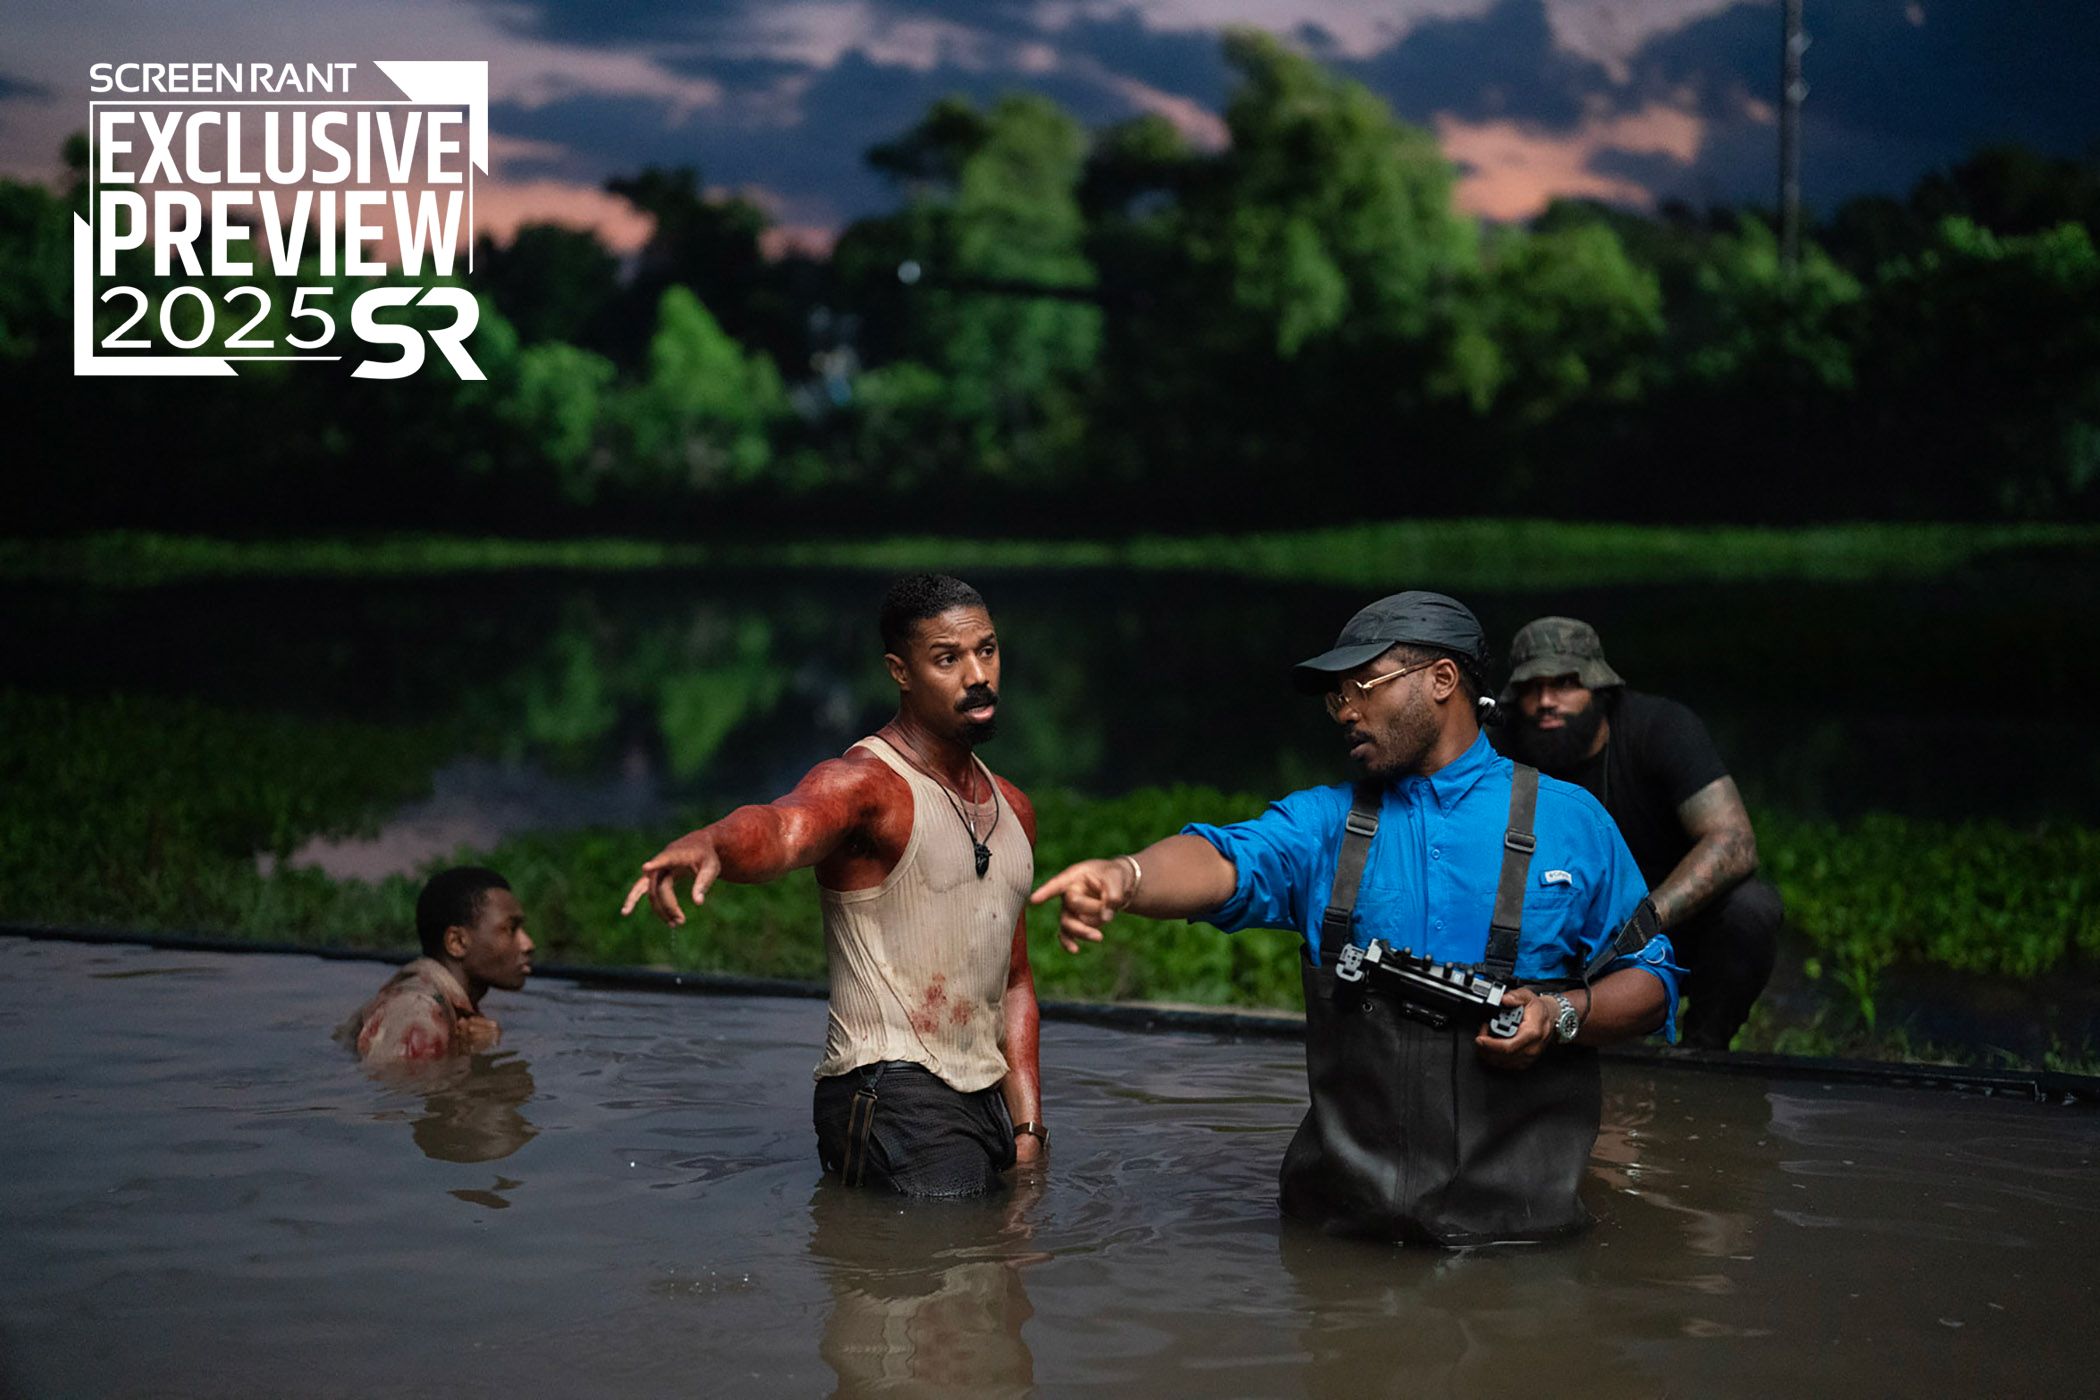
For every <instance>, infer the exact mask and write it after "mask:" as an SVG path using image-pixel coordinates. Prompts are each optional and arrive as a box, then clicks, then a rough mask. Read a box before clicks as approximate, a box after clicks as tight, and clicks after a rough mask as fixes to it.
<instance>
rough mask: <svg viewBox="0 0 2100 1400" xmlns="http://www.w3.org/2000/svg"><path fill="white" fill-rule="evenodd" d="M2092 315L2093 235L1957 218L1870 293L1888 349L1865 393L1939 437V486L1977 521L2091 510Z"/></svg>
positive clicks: (2071, 227)
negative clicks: (2012, 230)
mask: <svg viewBox="0 0 2100 1400" xmlns="http://www.w3.org/2000/svg"><path fill="white" fill-rule="evenodd" d="M2095 306H2100V252H2096V250H2095V247H2094V242H2093V235H2092V234H2091V233H2090V232H2089V231H2088V230H2087V229H2086V228H2085V227H2084V226H2082V225H2079V224H2063V225H2060V226H2058V227H2057V228H2054V229H2051V230H2048V231H2046V232H2042V233H2034V234H2026V235H2016V236H2011V237H2001V236H1999V235H1997V234H1994V233H1992V232H1990V231H1989V230H1987V229H1983V228H1980V227H1978V226H1977V225H1975V224H1973V223H1970V222H1969V221H1967V220H1965V219H1949V220H1948V221H1947V222H1946V223H1945V224H1944V225H1942V227H1941V229H1940V231H1939V237H1938V239H1937V241H1936V242H1935V243H1934V245H1933V246H1931V247H1929V248H1927V249H1926V250H1925V251H1923V252H1922V253H1920V254H1918V255H1917V256H1916V257H1914V258H1910V259H1905V260H1901V261H1899V262H1897V263H1894V264H1892V265H1890V266H1889V267H1888V268H1886V269H1885V270H1884V272H1883V274H1882V276H1881V278H1880V279H1879V281H1878V282H1877V283H1876V285H1875V287H1874V289H1873V293H1872V296H1871V300H1870V304H1869V307H1868V315H1869V317H1870V324H1871V326H1872V331H1871V334H1872V337H1873V339H1874V341H1875V342H1876V343H1877V344H1878V345H1880V346H1882V347H1884V350H1883V353H1882V354H1881V355H1880V356H1878V357H1877V358H1876V359H1875V360H1874V362H1873V366H1872V368H1873V372H1874V373H1873V378H1872V379H1871V380H1870V381H1869V387H1870V388H1871V389H1873V390H1875V391H1876V397H1878V398H1880V399H1882V400H1883V401H1885V402H1892V403H1899V404H1903V405H1905V406H1908V407H1913V408H1914V409H1915V412H1916V415H1917V416H1916V418H1915V419H1914V420H1913V421H1911V422H1910V423H1908V424H1906V425H1905V426H1906V427H1907V428H1908V429H1909V430H1910V431H1911V432H1914V433H1915V432H1919V431H1920V430H1921V429H1922V430H1923V431H1922V433H1920V436H1925V435H1929V436H1930V438H1931V440H1932V442H1933V446H1934V448H1935V449H1936V455H1938V456H1939V457H1940V459H1941V460H1942V461H1943V462H1944V464H1945V469H1946V471H1947V473H1948V476H1947V479H1946V480H1945V481H1943V482H1942V483H1940V486H1941V489H1942V491H1950V490H1951V491H1952V492H1954V493H1956V494H1958V495H1959V497H1960V498H1961V499H1963V500H1964V501H1965V502H1966V503H1967V504H1968V505H1969V507H1970V508H1971V509H1972V510H1974V511H1976V512H1977V513H1979V514H1985V513H1988V514H2022V515H2030V514H2031V515H2038V516H2046V515H2050V514H2053V513H2057V512H2061V511H2063V510H2065V509H2067V508H2070V507H2073V506H2077V505H2080V504H2085V505H2090V504H2092V503H2093V502H2094V501H2096V500H2100V455H2096V450H2095V449H2096V438H2100V318H2096V317H2095V316H2094V314H2093V308H2094V307H2095ZM2011 326H2016V327H2018V328H2019V330H2018V333H2017V334H2011V335H2009V334H2007V333H2006V328H2007V327H2011ZM1985 405H1987V406H1988V410H1987V411H1982V406H1985Z"/></svg>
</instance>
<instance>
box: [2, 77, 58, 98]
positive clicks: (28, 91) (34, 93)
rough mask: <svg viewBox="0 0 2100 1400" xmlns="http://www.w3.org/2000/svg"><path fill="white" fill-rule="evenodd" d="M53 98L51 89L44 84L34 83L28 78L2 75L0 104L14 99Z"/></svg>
mask: <svg viewBox="0 0 2100 1400" xmlns="http://www.w3.org/2000/svg"><path fill="white" fill-rule="evenodd" d="M49 96H51V89H50V88H48V87H45V86H44V85H43V84H42V83H33V82H31V81H29V79H27V78H18V77H16V76H15V75H14V74H12V73H0V102H5V101H7V100H8V99H9V98H13V97H28V98H37V99H42V98H46V97H49Z"/></svg>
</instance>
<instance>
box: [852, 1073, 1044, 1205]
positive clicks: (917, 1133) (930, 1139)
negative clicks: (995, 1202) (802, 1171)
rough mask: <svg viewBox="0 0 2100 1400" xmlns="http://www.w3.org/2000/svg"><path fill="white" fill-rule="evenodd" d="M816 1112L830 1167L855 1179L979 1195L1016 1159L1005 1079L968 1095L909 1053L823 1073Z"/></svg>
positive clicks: (920, 1192) (921, 1192)
mask: <svg viewBox="0 0 2100 1400" xmlns="http://www.w3.org/2000/svg"><path fill="white" fill-rule="evenodd" d="M864 1090H865V1091H867V1092H865V1093H864V1092H863V1091H864ZM870 1095H872V1097H870ZM811 1116H812V1117H813V1118H814V1119H815V1120H816V1127H817V1156H818V1157H820V1158H821V1159H822V1160H823V1163H824V1170H825V1171H828V1172H836V1173H838V1175H839V1176H840V1177H842V1178H843V1179H844V1180H845V1182H846V1184H847V1185H849V1186H872V1187H875V1188H877V1189H879V1190H886V1191H895V1192H896V1193H897V1194H899V1195H902V1196H974V1195H978V1194H980V1193H982V1192H985V1191H991V1190H995V1189H997V1187H998V1186H999V1185H1000V1180H999V1173H1001V1172H1003V1171H1005V1170H1006V1169H1007V1168H1008V1167H1010V1166H1012V1165H1013V1164H1014V1125H1013V1120H1012V1118H1010V1117H1009V1116H1008V1115H1007V1112H1006V1099H1005V1098H1004V1096H1002V1095H1001V1094H1000V1092H999V1086H998V1085H996V1084H995V1085H993V1086H992V1087H991V1088H989V1089H979V1090H978V1091H977V1092H975V1093H972V1094H965V1093H963V1092H962V1091H961V1090H959V1089H951V1088H950V1087H948V1085H946V1084H944V1083H943V1082H941V1080H940V1078H939V1076H937V1075H935V1074H934V1073H933V1072H932V1071H931V1070H928V1069H927V1068H926V1067H925V1066H924V1065H915V1064H911V1063H909V1062H907V1061H903V1060H885V1061H884V1062H883V1063H881V1064H879V1065H864V1066H862V1067H861V1068H859V1069H856V1070H849V1071H848V1072H846V1073H845V1074H836V1075H832V1076H831V1077H829V1078H826V1079H819V1080H818V1081H817V1092H816V1102H815V1106H814V1108H813V1109H812V1112H811Z"/></svg>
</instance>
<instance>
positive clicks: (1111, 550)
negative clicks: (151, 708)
mask: <svg viewBox="0 0 2100 1400" xmlns="http://www.w3.org/2000/svg"><path fill="white" fill-rule="evenodd" d="M2095 549H2100V528H2096V527H2094V526H2090V525H1826V526H1817V527H1815V528H1812V529H1797V530H1774V529H1757V528H1731V529H1716V528H1683V529H1669V528H1663V527H1658V526H1646V525H1589V524H1581V523H1574V522H1567V521H1550V520H1429V521H1386V522H1380V523H1374V524H1364V525H1344V526H1337V527H1334V528H1332V529H1324V530H1291V531H1274V532H1270V533H1265V534H1256V535H1184V536H1167V535H1140V536H1138V537H1136V538H1134V539H1130V540H1126V541H1122V542H1116V541H1112V540H1103V539H1076V540H1046V539H1037V540H1025V539H1024V540H981V539H958V538H950V537H942V536H931V535H928V536H908V535H907V536H896V537H892V538H887V539H859V540H784V541H770V542H767V543H766V544H764V545H763V546H758V545H734V544H719V545H679V544H665V543H660V542H657V541H651V540H620V539H596V540H594V539H574V540H507V539H499V538H490V537H485V536H482V537H474V538H453V537H448V536H432V535H393V536H385V537H381V538H376V539H356V538H331V539H308V540H265V541H240V542H235V541H229V540H220V539H208V538H203V537H197V536H180V535H160V534H152V533H145V532H132V531H108V532H104V533H100V534H93V535H87V536H83V537H81V538H78V539H73V540H65V541H31V540H0V578H15V579H43V580H54V581H55V580H73V581H79V582H89V583H95V584H104V585H150V584H156V583H167V582H172V581H175V580H180V579H194V578H236V577H260V578H296V577H311V576H324V577H345V578H379V577H386V576H390V575H403V574H450V573H484V572H490V571H495V570H503V569H528V568H529V569H572V570H583V571H590V572H622V571H633V570H648V569H682V568H691V567H693V566H694V565H698V564H710V565H717V566H723V567H729V566H735V565H742V564H761V563H763V564H775V565H796V566H809V567H818V568H861V569H881V570H889V571H893V572H895V571H904V570H910V569H925V568H946V569H1086V568H1118V569H1158V570H1198V571H1213V572H1217V571H1223V572H1232V573H1240V574H1247V575H1252V576H1255V577H1261V578H1274V579H1297V580H1304V581H1310V582H1323V583H1337V584H1347V585H1351V586H1354V585H1357V584H1360V583H1362V581H1363V580H1364V579H1367V578H1396V577H1414V578H1435V579H1437V580H1438V581H1440V582H1441V583H1443V584H1444V585H1445V586H1446V587H1450V588H1515V587H1526V588H1547V587H1562V586H1567V587H1572V586H1585V585H1586V586H1599V585H1605V584H1624V583H1682V582H1688V581H1692V580H1701V579H1705V580H1744V579H1819V580H1825V581H1835V580H1860V579H1897V578H1934V577H1938V576H1941V575H1944V574H1947V573H1950V572H1952V571H1954V570H1957V569H1960V568H1963V567H1966V566H1969V565H1972V564H1976V563H1980V562H1984V561H1987V560H1991V559H1994V558H2000V557H2005V556H2011V555H2017V554H2020V553H2023V552H2031V551H2041V550H2067V551H2077V552H2090V551H2093V550H2095Z"/></svg>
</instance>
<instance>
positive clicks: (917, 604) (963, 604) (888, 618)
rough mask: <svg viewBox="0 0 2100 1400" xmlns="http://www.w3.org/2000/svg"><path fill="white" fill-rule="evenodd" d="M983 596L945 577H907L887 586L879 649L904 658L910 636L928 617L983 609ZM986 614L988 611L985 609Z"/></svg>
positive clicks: (931, 575)
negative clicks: (962, 609)
mask: <svg viewBox="0 0 2100 1400" xmlns="http://www.w3.org/2000/svg"><path fill="white" fill-rule="evenodd" d="M982 607H984V595H983V594H981V593H979V592H978V591H977V590H976V589H974V588H972V587H970V585H969V584H967V583H964V582H963V581H962V580H961V579H959V578H951V577H949V576H948V575H947V574H906V575H904V576H903V577H902V578H900V579H898V580H897V581H896V582H895V583H892V584H891V585H890V591H889V592H888V593H887V594H885V595H883V599H882V649H883V650H884V651H886V652H888V653H890V654H891V655H893V656H902V655H904V650H905V648H906V647H908V646H910V645H911V639H912V633H913V632H914V631H916V630H917V629H918V626H919V624H920V623H922V622H924V621H925V620H926V619H927V618H929V617H939V616H940V615H941V614H942V613H944V612H946V611H948V610H949V609H950V608H982ZM986 610H987V611H989V609H986Z"/></svg>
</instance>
